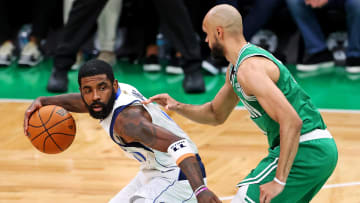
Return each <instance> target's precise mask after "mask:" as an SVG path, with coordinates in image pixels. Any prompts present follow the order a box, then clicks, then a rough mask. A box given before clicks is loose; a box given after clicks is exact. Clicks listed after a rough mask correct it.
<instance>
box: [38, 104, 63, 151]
mask: <svg viewBox="0 0 360 203" xmlns="http://www.w3.org/2000/svg"><path fill="white" fill-rule="evenodd" d="M55 108H56V106H55V107H54V108H53V111H52V112H54V110H55ZM38 114H39V118H40V121H41V123H42V125H43V127H44V129H45V131H46V132H47V134H48V136H47V137H46V138H45V140H44V142H43V151H44V152H45V153H46V151H45V145H46V140H47V139H48V138H49V137H50V139H51V140H52V141H53V143H54V144H55V145H56V146H57V147H58V148H59V149H60V151H63V150H62V148H61V147H60V146H59V145H58V144H57V143H56V142H55V140H54V139H53V138H52V137H51V135H50V133H49V129H50V128H49V129H47V128H46V127H45V123H44V122H43V120H42V118H41V116H40V110H39V111H38ZM51 116H52V113H51V114H50V116H49V119H48V121H49V120H50V118H51ZM64 120H67V119H64ZM64 120H62V121H64ZM62 121H60V122H59V123H61V122H62ZM56 125H57V124H55V125H53V126H52V127H54V126H56Z"/></svg>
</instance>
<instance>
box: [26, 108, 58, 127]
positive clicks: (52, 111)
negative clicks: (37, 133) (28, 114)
mask: <svg viewBox="0 0 360 203" xmlns="http://www.w3.org/2000/svg"><path fill="white" fill-rule="evenodd" d="M55 109H56V106H54V108H53V109H52V110H51V113H50V116H49V118H48V120H47V121H46V122H45V123H44V125H46V124H47V123H48V122H49V121H50V118H51V117H52V115H53V113H54V111H55ZM38 114H39V118H40V109H39V111H38ZM41 123H43V122H41ZM29 126H31V127H33V128H40V127H44V126H43V125H42V124H41V125H39V126H37V125H31V124H29Z"/></svg>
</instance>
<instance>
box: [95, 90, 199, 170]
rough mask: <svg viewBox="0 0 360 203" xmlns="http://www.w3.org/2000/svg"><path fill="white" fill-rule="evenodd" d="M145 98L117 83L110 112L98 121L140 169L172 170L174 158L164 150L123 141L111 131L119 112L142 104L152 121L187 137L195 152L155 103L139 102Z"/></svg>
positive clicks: (178, 128) (196, 151)
mask: <svg viewBox="0 0 360 203" xmlns="http://www.w3.org/2000/svg"><path fill="white" fill-rule="evenodd" d="M144 100H146V98H145V97H144V96H143V95H142V94H141V93H140V92H139V91H138V90H137V89H136V88H134V87H133V86H131V85H128V84H124V83H119V89H118V94H117V98H116V100H115V103H114V107H113V110H112V112H111V113H110V114H109V116H107V117H106V118H105V119H104V120H102V121H101V122H100V124H101V125H102V126H103V128H104V129H105V130H106V131H107V132H108V133H109V135H110V137H111V139H112V140H113V141H114V142H115V143H116V144H118V145H119V146H120V147H121V148H122V149H123V150H124V152H125V154H127V156H128V157H131V158H134V159H136V160H138V161H139V162H140V163H141V168H142V169H157V170H160V171H167V170H173V169H174V167H177V165H176V163H175V160H173V158H172V157H171V156H170V155H169V154H168V153H164V152H160V151H157V150H155V149H152V148H149V147H147V146H144V145H143V144H141V143H134V142H133V143H125V142H124V141H123V139H122V138H121V137H120V136H119V135H117V134H116V133H115V132H114V131H113V127H114V124H115V120H116V118H117V116H118V115H119V113H120V112H121V111H122V110H123V109H124V108H126V107H128V106H134V105H142V106H143V107H144V108H145V109H146V110H147V112H148V113H149V114H150V116H151V118H152V123H154V124H155V125H158V126H161V127H163V128H165V129H167V130H169V131H170V132H172V133H173V134H175V135H176V136H179V137H182V138H185V139H187V140H188V141H189V142H190V143H191V147H192V148H193V150H194V152H195V153H198V150H197V148H196V146H195V144H194V143H193V142H192V141H191V140H190V138H189V137H188V136H187V135H186V133H185V132H184V131H183V130H182V129H181V128H180V127H179V126H178V125H177V124H176V123H175V122H174V121H173V120H172V119H171V118H170V117H169V116H168V115H167V114H166V113H165V112H164V111H162V110H161V109H160V108H159V106H158V105H156V104H153V103H151V104H147V105H143V104H141V101H144Z"/></svg>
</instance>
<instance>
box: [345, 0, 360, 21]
mask: <svg viewBox="0 0 360 203" xmlns="http://www.w3.org/2000/svg"><path fill="white" fill-rule="evenodd" d="M345 9H346V12H347V13H348V14H350V15H352V16H357V17H360V1H359V0H347V1H345Z"/></svg>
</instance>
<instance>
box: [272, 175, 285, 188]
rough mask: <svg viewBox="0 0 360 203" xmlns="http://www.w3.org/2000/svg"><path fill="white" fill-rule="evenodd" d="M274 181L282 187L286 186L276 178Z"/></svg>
mask: <svg viewBox="0 0 360 203" xmlns="http://www.w3.org/2000/svg"><path fill="white" fill-rule="evenodd" d="M274 181H275V182H277V183H278V184H280V185H282V186H285V185H286V183H284V182H282V181H280V180H279V179H277V178H276V177H275V178H274Z"/></svg>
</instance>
